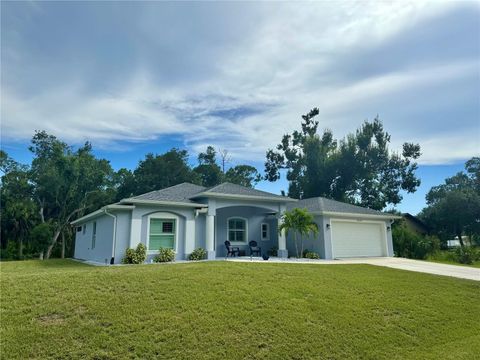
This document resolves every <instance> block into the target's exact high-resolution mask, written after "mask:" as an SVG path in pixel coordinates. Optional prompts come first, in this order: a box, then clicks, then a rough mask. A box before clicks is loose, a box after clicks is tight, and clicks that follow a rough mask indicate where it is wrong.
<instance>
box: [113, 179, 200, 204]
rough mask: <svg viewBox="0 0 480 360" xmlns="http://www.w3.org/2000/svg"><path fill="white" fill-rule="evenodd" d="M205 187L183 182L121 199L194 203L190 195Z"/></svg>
mask: <svg viewBox="0 0 480 360" xmlns="http://www.w3.org/2000/svg"><path fill="white" fill-rule="evenodd" d="M205 189H206V188H205V187H203V186H200V185H195V184H191V183H186V182H185V183H181V184H178V185H174V186H170V187H168V188H165V189H161V190H155V191H150V192H148V193H146V194H142V195H138V196H133V197H131V198H128V199H124V200H122V201H126V202H128V200H137V201H138V200H140V201H141V200H146V201H166V202H179V203H187V204H188V203H191V204H196V202H194V201H192V200H190V197H191V196H193V195H194V194H196V193H199V192H202V191H204V190H205Z"/></svg>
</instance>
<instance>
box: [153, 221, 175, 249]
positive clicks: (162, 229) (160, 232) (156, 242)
mask: <svg viewBox="0 0 480 360" xmlns="http://www.w3.org/2000/svg"><path fill="white" fill-rule="evenodd" d="M174 246H175V219H159V218H151V219H150V230H149V234H148V250H159V249H160V248H164V249H173V248H174Z"/></svg>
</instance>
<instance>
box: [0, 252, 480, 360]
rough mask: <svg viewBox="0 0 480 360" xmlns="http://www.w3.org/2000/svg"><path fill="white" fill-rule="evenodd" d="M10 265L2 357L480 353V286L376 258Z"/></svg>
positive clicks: (4, 286)
mask: <svg viewBox="0 0 480 360" xmlns="http://www.w3.org/2000/svg"><path fill="white" fill-rule="evenodd" d="M0 266H1V325H0V326H1V333H0V335H1V336H0V338H1V340H0V341H1V351H2V354H1V355H2V359H14V358H17V359H25V358H37V359H46V358H55V359H64V358H68V359H80V358H82V359H83V358H87V359H148V358H175V359H245V358H246V359H327V358H328V359H345V358H355V359H361V358H363V359H439V358H441V359H473V358H475V357H477V358H478V354H480V301H479V295H480V282H474V281H469V280H460V279H454V278H448V277H440V276H434V275H428V274H421V273H414V272H408V271H401V270H394V269H388V268H381V267H375V266H369V265H301V264H272V263H270V264H269V263H266V264H258V263H233V262H200V263H189V264H167V265H133V266H123V267H90V266H87V265H83V264H80V263H76V262H73V261H61V260H50V261H44V262H40V261H24V262H9V263H3V264H1V265H0Z"/></svg>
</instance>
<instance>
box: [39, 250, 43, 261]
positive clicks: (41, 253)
mask: <svg viewBox="0 0 480 360" xmlns="http://www.w3.org/2000/svg"><path fill="white" fill-rule="evenodd" d="M38 259H39V260H43V251H40V255H38Z"/></svg>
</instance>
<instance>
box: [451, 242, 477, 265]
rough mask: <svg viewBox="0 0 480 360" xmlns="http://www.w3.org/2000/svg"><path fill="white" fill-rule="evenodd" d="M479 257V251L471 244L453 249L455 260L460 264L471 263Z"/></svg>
mask: <svg viewBox="0 0 480 360" xmlns="http://www.w3.org/2000/svg"><path fill="white" fill-rule="evenodd" d="M479 258H480V252H479V251H477V250H476V249H475V248H474V247H472V246H468V247H463V248H461V247H459V248H457V249H455V260H456V261H457V262H459V263H460V264H473V262H475V261H477V260H479Z"/></svg>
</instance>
